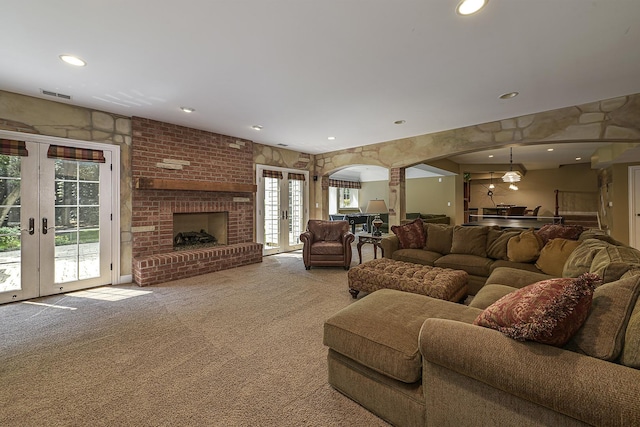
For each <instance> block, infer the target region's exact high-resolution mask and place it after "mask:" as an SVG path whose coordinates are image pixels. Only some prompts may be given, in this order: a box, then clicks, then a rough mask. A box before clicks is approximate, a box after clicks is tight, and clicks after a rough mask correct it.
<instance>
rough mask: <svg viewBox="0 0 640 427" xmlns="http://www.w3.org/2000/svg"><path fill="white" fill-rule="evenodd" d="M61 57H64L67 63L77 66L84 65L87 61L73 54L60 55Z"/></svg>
mask: <svg viewBox="0 0 640 427" xmlns="http://www.w3.org/2000/svg"><path fill="white" fill-rule="evenodd" d="M60 59H62V60H63V61H64V62H66V63H67V64H71V65H75V66H76V67H84V66H85V65H87V63H86V62H85V61H84V60H82V59H80V58H78V57H77V56H73V55H60Z"/></svg>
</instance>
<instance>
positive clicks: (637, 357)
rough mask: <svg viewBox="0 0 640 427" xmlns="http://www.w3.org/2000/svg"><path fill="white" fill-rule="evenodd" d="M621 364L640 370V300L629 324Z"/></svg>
mask: <svg viewBox="0 0 640 427" xmlns="http://www.w3.org/2000/svg"><path fill="white" fill-rule="evenodd" d="M620 363H622V364H623V365H624V366H629V367H630V368H636V369H640V299H639V300H638V301H636V307H635V308H634V309H633V312H632V313H631V317H630V318H629V323H628V324H627V331H626V332H625V334H624V347H623V349H622V354H621V355H620Z"/></svg>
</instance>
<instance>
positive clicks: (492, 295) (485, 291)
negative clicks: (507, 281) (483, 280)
mask: <svg viewBox="0 0 640 427" xmlns="http://www.w3.org/2000/svg"><path fill="white" fill-rule="evenodd" d="M516 289H517V288H513V287H511V286H506V285H485V286H483V287H482V289H480V291H478V293H477V294H476V296H474V297H473V299H472V300H471V302H470V303H469V307H475V308H479V309H481V310H484V309H485V308H487V307H489V306H490V305H491V304H493V303H494V302H496V301H498V300H499V299H500V298H502V297H503V296H505V295H507V294H510V293H511V292H513V291H515V290H516Z"/></svg>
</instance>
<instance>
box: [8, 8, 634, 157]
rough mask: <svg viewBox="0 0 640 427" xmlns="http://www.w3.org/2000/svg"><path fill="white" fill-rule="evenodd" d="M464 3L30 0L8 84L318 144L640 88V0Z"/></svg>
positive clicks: (306, 147) (11, 49) (17, 11)
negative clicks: (76, 61) (476, 6)
mask: <svg viewBox="0 0 640 427" xmlns="http://www.w3.org/2000/svg"><path fill="white" fill-rule="evenodd" d="M457 2H458V0H396V1H389V0H368V1H366V2H363V1H358V0H324V1H318V0H316V1H312V0H269V1H264V0H187V1H175V0H134V1H131V0H129V1H124V0H112V1H108V2H107V1H102V2H96V1H86V0H65V1H64V2H57V1H51V0H39V1H38V0H21V1H19V2H18V1H16V2H11V6H10V7H9V6H8V5H7V7H4V8H2V18H3V19H2V25H1V26H0V36H1V39H2V40H3V49H2V55H0V89H3V90H8V91H12V92H17V93H22V94H26V95H31V96H36V97H43V98H47V97H46V96H44V95H42V94H41V93H40V90H41V89H45V90H49V91H53V92H58V93H62V94H66V95H70V96H71V97H72V99H71V101H62V102H67V103H72V104H76V105H80V106H85V107H91V108H96V109H101V110H105V111H109V112H113V113H118V114H123V115H126V116H141V117H147V118H151V119H156V120H161V121H166V122H170V123H175V124H179V125H184V126H189V127H194V128H198V129H204V130H208V131H212V132H217V133H222V134H227V135H232V136H235V137H240V138H246V139H249V140H253V141H255V142H258V143H262V144H267V145H277V144H284V145H286V146H288V147H289V148H291V149H294V150H299V151H303V152H308V153H312V154H315V153H322V152H328V151H333V150H337V149H342V148H348V147H355V146H361V145H366V144H372V143H377V142H383V141H389V140H394V139H398V138H404V137H410V136H415V135H421V134H427V133H432V132H438V131H443V130H447V129H454V128H460V127H464V126H468V125H472V124H478V123H485V122H490V121H494V120H499V119H503V118H508V117H515V116H521V115H526V114H530V113H534V112H539V111H546V110H552V109H556V108H560V107H564V106H569V105H579V104H583V103H587V102H592V101H596V100H601V99H607V98H612V97H617V96H620V95H627V94H633V93H640V78H638V76H640V49H639V48H638V46H640V1H638V0H616V1H612V0H562V1H558V0H530V1H524V0H519V1H518V0H491V1H490V2H489V4H488V5H487V7H486V8H485V9H484V10H482V11H481V12H480V13H478V14H476V15H474V16H469V17H462V16H458V15H457V14H456V13H455V12H454V9H455V6H456V4H457ZM66 53H68V54H75V55H78V56H80V57H82V58H83V59H85V60H86V61H87V63H88V65H87V66H86V67H83V68H74V67H71V66H69V65H67V64H64V63H63V62H61V61H60V60H59V59H58V56H59V55H60V54H66ZM510 91H518V92H520V95H519V96H518V97H516V98H514V99H511V100H501V99H499V98H498V96H499V95H501V94H503V93H505V92H510ZM47 99H51V98H47ZM180 106H188V107H193V108H195V110H196V111H195V112H194V113H191V114H186V113H183V112H181V111H180V110H179V107H180ZM396 120H405V121H406V123H405V124H402V125H396V124H394V121H396ZM252 125H261V126H263V130H261V131H255V130H253V129H252V128H251V126H252ZM329 136H335V137H336V139H335V140H333V141H329V140H328V139H327V137H329Z"/></svg>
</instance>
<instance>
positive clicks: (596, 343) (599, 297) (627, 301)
mask: <svg viewBox="0 0 640 427" xmlns="http://www.w3.org/2000/svg"><path fill="white" fill-rule="evenodd" d="M581 277H582V276H581ZM639 293H640V276H631V277H627V278H625V279H620V280H617V281H615V282H611V283H606V284H604V285H602V286H599V287H598V288H596V290H595V292H594V293H593V303H592V306H591V312H590V313H589V316H588V317H587V319H586V321H585V322H584V325H583V326H582V328H580V330H579V331H578V332H577V333H576V334H575V336H574V337H573V338H571V340H570V341H569V343H568V344H567V346H566V348H567V350H573V351H577V352H580V353H584V354H587V355H589V356H591V357H597V358H598V359H603V360H610V361H611V360H615V359H616V358H617V357H618V356H619V355H620V353H621V351H622V344H623V342H624V338H625V331H627V324H628V322H629V318H630V316H631V313H632V311H633V309H634V307H635V305H636V301H637V299H638V294H639ZM625 346H626V344H625Z"/></svg>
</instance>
